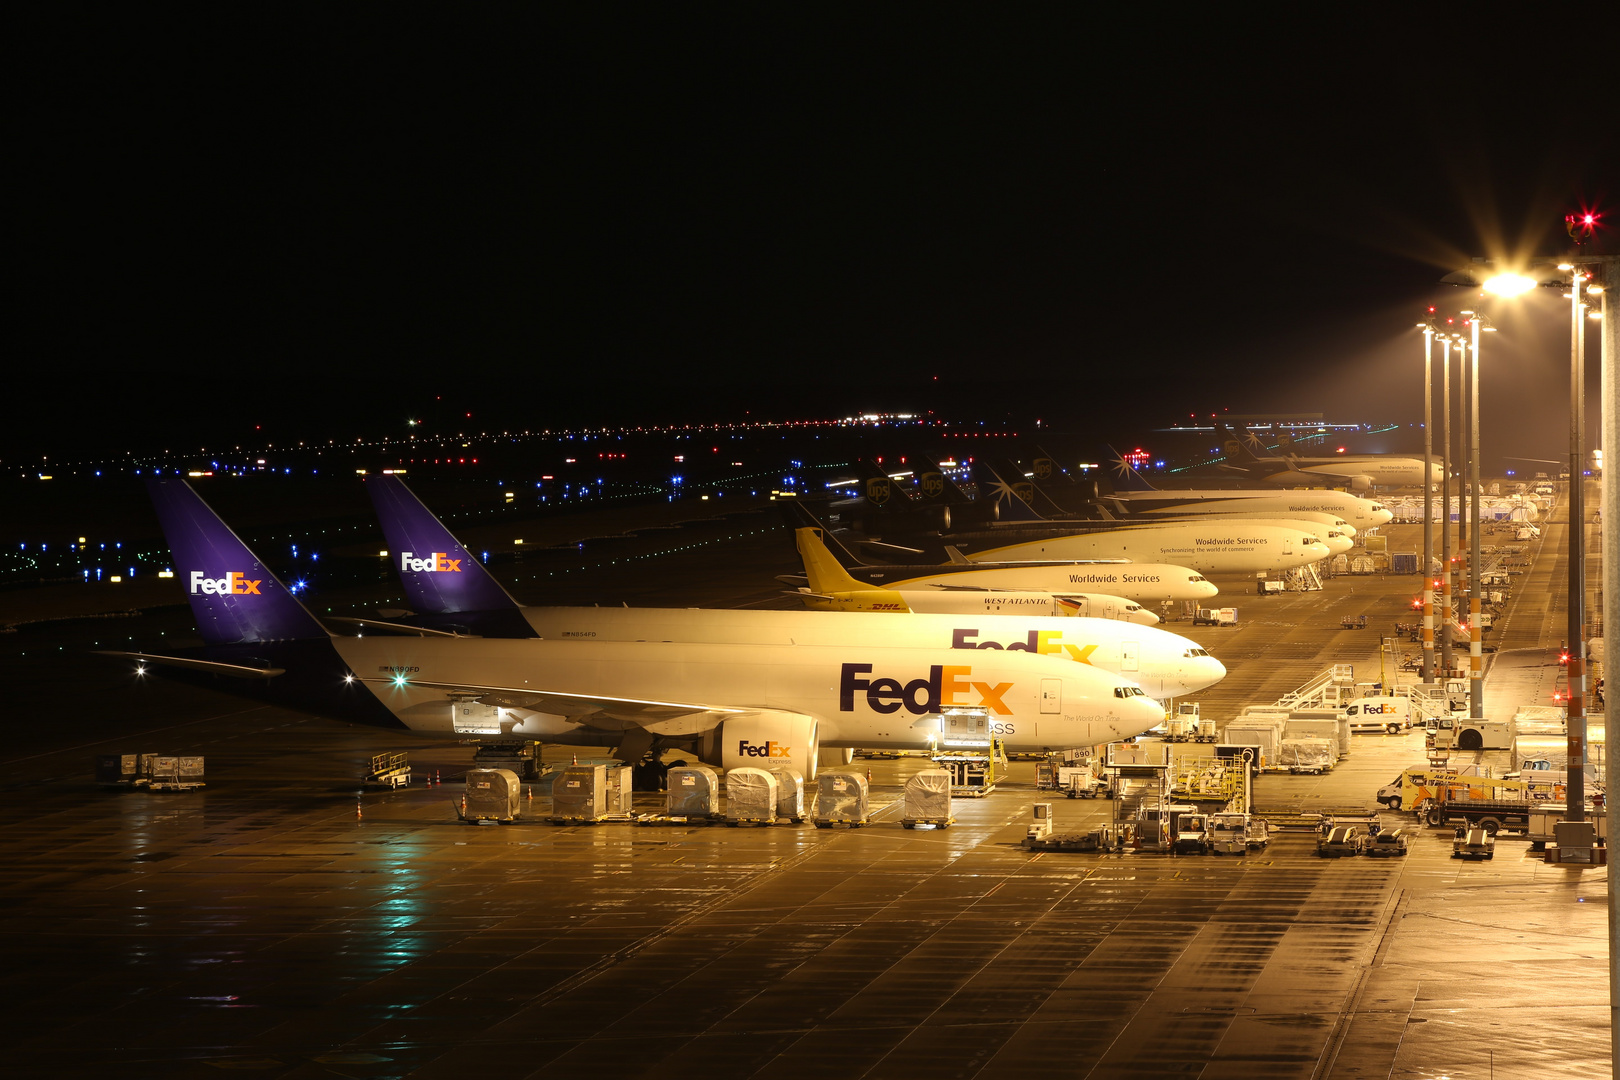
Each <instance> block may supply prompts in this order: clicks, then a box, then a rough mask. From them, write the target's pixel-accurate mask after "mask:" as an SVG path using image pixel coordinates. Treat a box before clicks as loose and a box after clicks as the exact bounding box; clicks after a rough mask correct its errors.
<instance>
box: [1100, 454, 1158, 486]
mask: <svg viewBox="0 0 1620 1080" xmlns="http://www.w3.org/2000/svg"><path fill="white" fill-rule="evenodd" d="M1108 456H1109V457H1110V458H1111V459H1113V463H1114V490H1115V491H1156V490H1158V489H1157V488H1155V487H1154V486H1153V485H1152V484H1150V483H1148V482H1147V477H1145V476H1143V475H1142V474H1141V473H1139V472H1137V471H1136V466H1134V465H1132V464H1131V463H1130V462H1128V461H1126V460H1125V455H1124V454H1122V453H1120V452H1119V451H1118V450H1115V449H1114V448H1113V447H1112V446H1110V447H1108Z"/></svg>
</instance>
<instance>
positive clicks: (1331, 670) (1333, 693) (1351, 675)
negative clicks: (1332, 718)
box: [1276, 664, 1356, 709]
mask: <svg viewBox="0 0 1620 1080" xmlns="http://www.w3.org/2000/svg"><path fill="white" fill-rule="evenodd" d="M1355 696H1356V666H1355V665H1354V664H1334V665H1333V666H1332V667H1328V668H1323V669H1322V670H1321V671H1319V672H1318V673H1317V674H1316V676H1315V677H1314V678H1312V679H1311V681H1310V682H1308V683H1306V684H1305V685H1304V686H1301V687H1299V688H1298V689H1295V690H1290V691H1289V692H1288V693H1286V694H1284V695H1283V696H1282V697H1280V698H1278V699H1277V702H1276V704H1277V706H1278V707H1279V708H1284V709H1338V708H1342V707H1343V706H1345V705H1347V704H1349V703H1350V701H1351V700H1352V699H1354V698H1355Z"/></svg>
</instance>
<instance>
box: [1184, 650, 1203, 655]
mask: <svg viewBox="0 0 1620 1080" xmlns="http://www.w3.org/2000/svg"><path fill="white" fill-rule="evenodd" d="M1182 655H1183V656H1208V655H1209V653H1207V652H1205V651H1204V650H1203V649H1188V650H1187V651H1186V652H1185V653H1183V654H1182Z"/></svg>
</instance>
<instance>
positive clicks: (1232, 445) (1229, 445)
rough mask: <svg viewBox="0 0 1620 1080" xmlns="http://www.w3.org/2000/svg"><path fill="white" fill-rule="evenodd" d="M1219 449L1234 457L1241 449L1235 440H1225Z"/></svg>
mask: <svg viewBox="0 0 1620 1080" xmlns="http://www.w3.org/2000/svg"><path fill="white" fill-rule="evenodd" d="M1221 449H1222V450H1224V451H1225V452H1226V453H1228V454H1231V455H1233V456H1236V455H1237V452H1238V451H1239V450H1241V449H1243V448H1242V447H1241V446H1239V445H1238V441H1237V440H1236V439H1227V440H1226V442H1224V443H1222V444H1221Z"/></svg>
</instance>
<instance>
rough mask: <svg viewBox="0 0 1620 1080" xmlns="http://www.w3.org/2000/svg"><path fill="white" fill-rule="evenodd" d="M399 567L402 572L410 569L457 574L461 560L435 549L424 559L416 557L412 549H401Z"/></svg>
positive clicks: (425, 572) (422, 571)
mask: <svg viewBox="0 0 1620 1080" xmlns="http://www.w3.org/2000/svg"><path fill="white" fill-rule="evenodd" d="M399 569H400V571H401V572H402V573H403V572H404V571H407V570H410V571H413V572H415V573H418V574H459V573H461V560H460V559H452V558H450V557H449V555H448V554H447V553H446V552H443V551H435V552H433V553H432V554H431V555H429V556H428V557H427V558H425V559H421V558H417V557H416V552H414V551H402V552H400V553H399Z"/></svg>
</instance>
